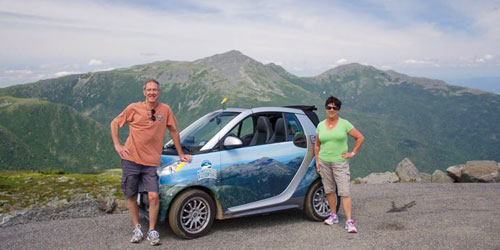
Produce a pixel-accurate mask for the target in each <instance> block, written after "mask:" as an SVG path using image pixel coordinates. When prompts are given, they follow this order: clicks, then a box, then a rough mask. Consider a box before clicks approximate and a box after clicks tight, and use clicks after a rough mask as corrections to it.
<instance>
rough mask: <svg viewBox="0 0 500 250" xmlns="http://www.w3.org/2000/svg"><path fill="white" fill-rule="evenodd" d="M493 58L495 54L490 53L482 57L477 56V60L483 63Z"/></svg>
mask: <svg viewBox="0 0 500 250" xmlns="http://www.w3.org/2000/svg"><path fill="white" fill-rule="evenodd" d="M491 59H493V56H492V55H490V54H486V55H484V56H482V57H480V58H477V59H476V62H479V63H483V62H486V61H489V60H491Z"/></svg>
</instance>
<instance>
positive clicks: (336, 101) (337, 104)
mask: <svg viewBox="0 0 500 250" xmlns="http://www.w3.org/2000/svg"><path fill="white" fill-rule="evenodd" d="M330 103H333V104H335V107H338V108H339V109H340V107H342V102H341V101H340V100H339V99H338V98H337V97H335V96H333V95H331V96H330V97H328V99H326V102H325V107H326V106H328V104H330Z"/></svg>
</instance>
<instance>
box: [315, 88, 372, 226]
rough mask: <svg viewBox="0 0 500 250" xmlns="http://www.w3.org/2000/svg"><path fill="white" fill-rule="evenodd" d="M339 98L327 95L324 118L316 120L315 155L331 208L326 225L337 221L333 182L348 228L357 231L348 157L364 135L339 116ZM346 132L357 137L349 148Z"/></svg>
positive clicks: (350, 156) (356, 149) (354, 153)
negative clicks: (339, 197) (340, 200)
mask: <svg viewBox="0 0 500 250" xmlns="http://www.w3.org/2000/svg"><path fill="white" fill-rule="evenodd" d="M341 106H342V102H341V101H340V100H339V99H337V98H335V97H333V96H330V97H328V99H327V100H326V103H325V109H326V115H327V118H326V120H324V121H322V122H320V123H319V124H318V128H317V129H316V144H315V145H314V155H315V156H316V171H317V172H318V173H319V174H320V175H321V179H322V182H323V187H324V189H325V193H326V198H327V200H328V204H329V205H330V210H331V211H332V212H331V214H330V216H329V217H328V219H326V220H325V221H324V223H325V224H326V225H333V224H336V223H338V222H339V219H338V216H337V214H335V208H336V206H337V204H336V203H337V197H336V196H335V183H336V184H337V188H338V195H339V196H341V197H342V206H343V208H344V212H345V216H346V217H347V221H346V226H345V228H346V229H347V232H349V233H357V230H356V226H354V220H353V219H352V201H351V193H350V187H351V182H350V173H349V161H348V159H349V158H352V157H354V156H355V155H356V153H357V152H358V150H359V148H360V147H361V144H363V141H364V137H363V135H362V134H361V133H360V132H359V131H358V130H357V129H356V128H354V126H353V125H352V124H351V123H350V122H349V121H347V120H345V119H342V118H340V117H339V110H340V107H341ZM347 135H350V136H352V137H353V138H354V139H356V143H355V144H354V148H353V149H352V151H351V152H348V151H347V149H348V147H347Z"/></svg>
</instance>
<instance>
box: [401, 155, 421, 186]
mask: <svg viewBox="0 0 500 250" xmlns="http://www.w3.org/2000/svg"><path fill="white" fill-rule="evenodd" d="M396 173H397V174H398V176H399V179H401V182H403V183H405V182H417V181H420V172H419V171H418V169H417V167H416V166H415V164H413V162H411V161H410V159H408V158H404V159H403V160H402V161H401V162H400V163H398V166H397V167H396Z"/></svg>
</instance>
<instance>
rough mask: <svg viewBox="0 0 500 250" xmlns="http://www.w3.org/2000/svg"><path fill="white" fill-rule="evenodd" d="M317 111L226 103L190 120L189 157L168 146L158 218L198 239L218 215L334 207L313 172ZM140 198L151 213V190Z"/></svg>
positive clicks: (320, 213) (323, 214) (314, 215)
mask: <svg viewBox="0 0 500 250" xmlns="http://www.w3.org/2000/svg"><path fill="white" fill-rule="evenodd" d="M314 110H316V108H315V107H314V106H291V107H261V108H253V109H240V108H228V109H221V110H217V111H214V112H211V113H209V114H207V115H205V116H203V117H201V118H200V119H198V120H197V121H195V122H194V123H192V124H191V125H189V126H188V127H187V128H186V129H184V130H183V131H182V132H181V133H180V137H181V144H182V150H183V151H184V152H185V153H187V154H191V155H192V156H193V160H192V162H190V163H187V162H180V161H178V159H179V158H178V156H177V152H176V150H175V148H174V144H173V142H172V141H170V142H168V143H167V144H165V147H164V150H163V155H162V165H161V166H160V167H159V168H158V174H159V178H160V181H159V183H160V193H159V195H160V211H159V215H158V218H159V221H165V220H167V219H168V222H169V225H170V227H171V229H172V231H173V232H174V233H175V234H176V235H178V236H179V237H182V238H196V237H200V236H203V235H205V234H207V233H208V232H209V231H210V228H211V227H212V224H213V222H214V220H215V219H216V218H217V219H227V218H234V217H241V216H247V215H255V214H262V213H269V212H274V211H279V210H285V209H292V208H299V209H303V210H304V211H305V213H306V215H307V216H308V217H309V218H311V219H313V220H316V221H321V220H324V219H326V218H327V217H328V215H329V213H330V209H329V207H328V203H327V201H326V197H325V194H324V190H323V186H322V184H321V179H320V177H319V175H318V174H317V173H316V171H315V161H314V152H313V147H314V142H315V133H316V125H317V124H318V117H317V115H316V113H314ZM138 203H139V207H140V208H141V211H142V212H143V214H145V215H147V209H148V204H149V203H148V200H147V195H141V194H140V195H139V198H138ZM337 204H340V201H338V202H337ZM337 209H338V206H337Z"/></svg>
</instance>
